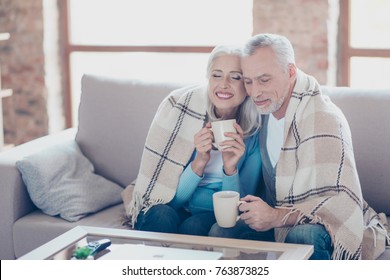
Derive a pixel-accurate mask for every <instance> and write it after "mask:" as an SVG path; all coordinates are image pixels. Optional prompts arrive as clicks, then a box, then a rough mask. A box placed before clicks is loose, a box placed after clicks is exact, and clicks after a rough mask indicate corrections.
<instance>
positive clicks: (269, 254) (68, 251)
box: [19, 226, 313, 260]
mask: <svg viewBox="0 0 390 280" xmlns="http://www.w3.org/2000/svg"><path fill="white" fill-rule="evenodd" d="M105 238H108V239H110V240H111V245H110V246H109V247H107V248H106V249H104V250H103V251H101V252H99V253H98V254H96V255H95V256H94V258H95V259H97V260H99V259H118V260H119V259H137V255H134V254H136V253H134V252H135V251H134V250H131V249H130V248H141V250H142V248H145V249H149V248H155V249H157V250H158V248H161V251H164V250H166V248H171V249H172V248H176V249H178V250H177V251H181V252H185V253H186V254H185V255H184V258H181V259H187V258H186V257H185V256H188V259H196V257H197V256H199V258H201V256H202V255H201V254H200V253H207V252H219V253H220V254H219V255H218V259H222V260H227V259H234V260H288V259H290V260H304V259H308V258H309V257H310V256H311V255H312V253H313V246H311V245H301V244H286V243H277V242H263V241H251V240H240V239H228V238H214V237H205V236H192V235H181V234H168V233H157V232H146V231H136V230H124V229H113V228H101V227H87V226H77V227H75V228H73V229H71V230H69V231H68V232H66V233H64V234H62V235H60V236H58V237H57V238H55V239H53V240H51V241H49V242H48V243H46V244H44V245H42V246H40V247H38V248H37V249H35V250H33V251H31V252H29V253H27V254H26V255H24V256H22V257H21V258H19V259H24V260H45V259H47V260H67V259H68V260H69V259H71V257H72V254H73V252H74V251H75V250H76V249H77V248H78V247H82V246H85V245H87V243H88V242H91V241H97V240H100V239H105ZM136 245H139V246H136ZM134 246H136V247H134ZM140 246H145V247H140ZM125 248H129V250H124V249H125ZM118 252H122V253H121V254H119V253H118ZM123 252H125V254H123ZM192 252H193V253H192ZM132 254H133V255H132ZM216 255H217V254H215V255H214V257H215V256H216ZM205 256H207V255H205ZM212 257H213V256H212ZM205 258H206V259H207V257H205ZM139 259H153V258H148V257H140V258H139Z"/></svg>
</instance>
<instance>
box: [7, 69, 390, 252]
mask: <svg viewBox="0 0 390 280" xmlns="http://www.w3.org/2000/svg"><path fill="white" fill-rule="evenodd" d="M181 86H183V84H180V83H177V82H153V81H140V80H131V79H129V80H125V79H115V78H108V77H99V76H94V75H84V76H83V78H82V87H81V100H80V106H79V118H78V124H77V126H76V127H75V128H70V129H67V130H64V131H61V132H59V133H55V134H51V135H48V136H44V137H42V138H39V139H36V140H33V141H31V142H28V143H25V144H22V145H19V146H16V147H14V148H12V149H9V150H6V151H3V152H1V153H0V221H1V227H0V258H1V259H15V258H19V257H21V256H22V255H24V254H26V253H27V252H29V251H31V250H33V249H34V248H37V247H38V246H40V245H42V244H44V243H46V242H48V241H49V240H51V239H53V238H55V237H57V236H59V235H60V234H62V233H64V232H66V231H67V230H69V229H71V228H73V227H75V226H77V225H85V226H99V227H109V228H123V229H125V228H126V226H124V225H122V218H123V214H124V207H123V204H122V202H121V200H120V199H119V200H118V188H117V186H119V187H120V188H121V190H122V189H124V188H125V187H126V186H127V185H128V184H130V183H131V182H132V181H133V180H134V179H135V178H136V176H137V172H138V168H139V163H140V159H141V154H142V150H143V144H144V141H145V138H146V135H147V132H148V128H149V126H150V123H151V121H152V119H153V116H154V114H155V112H156V110H157V108H158V105H159V103H160V102H161V101H162V99H163V98H164V97H165V96H166V95H167V94H168V93H169V92H171V91H172V90H173V89H176V88H179V87H181ZM322 89H323V92H324V94H327V95H329V96H330V97H331V99H332V100H333V101H334V102H335V103H336V104H337V105H338V106H339V107H340V108H341V109H342V110H343V112H344V114H345V115H346V117H347V119H348V121H349V123H350V127H351V131H352V139H353V145H354V151H355V158H356V164H357V169H358V172H359V177H360V182H361V186H362V192H363V196H364V198H365V200H366V201H367V202H368V203H369V204H370V205H371V206H372V207H373V208H374V209H375V210H376V211H377V212H383V213H385V214H386V215H387V220H388V221H389V220H390V218H389V215H390V203H389V201H390V183H389V182H390V172H389V167H390V145H389V143H390V142H389V141H390V125H389V124H386V123H387V121H388V120H390V110H389V108H390V90H364V89H353V88H347V87H329V86H323V87H322ZM69 142H75V143H77V145H78V147H79V149H80V151H81V152H82V154H83V155H84V156H85V158H87V159H88V160H89V162H90V163H91V164H92V165H91V166H93V170H92V172H93V173H94V174H96V175H97V176H99V179H100V180H103V179H102V178H104V180H107V181H109V182H112V183H113V184H115V187H113V189H115V190H116V192H115V196H116V198H115V200H113V201H111V202H110V203H108V204H102V205H100V206H99V207H98V208H99V209H98V208H96V209H97V210H96V211H95V212H93V211H92V212H91V213H87V214H85V213H84V214H85V215H83V216H82V217H81V218H79V219H78V220H77V221H69V220H66V219H64V218H62V217H61V215H54V214H46V213H47V212H43V211H42V210H41V208H40V207H37V205H36V204H35V203H34V202H33V200H32V199H31V196H30V193H31V190H30V189H28V188H27V187H26V183H25V181H26V178H24V177H22V173H21V171H20V168H19V166H17V163H18V162H20V161H21V160H23V159H24V158H29V157H31V156H34V155H35V154H37V153H38V154H39V153H41V154H43V156H47V153H45V151H47V150H48V149H50V148H51V149H53V147H54V149H55V148H56V147H61V145H68V144H69ZM59 161H60V160H58V162H59ZM61 161H62V162H64V163H67V161H68V159H65V160H61ZM53 162H55V160H53ZM51 164H52V163H51ZM54 165H56V164H52V165H51V166H54ZM70 165H72V164H70ZM51 166H46V167H44V168H43V170H44V171H45V172H46V171H48V170H51V168H52V167H51ZM23 176H24V175H23ZM94 193H98V194H99V192H94ZM41 195H42V194H41ZM43 195H44V194H43ZM84 195H85V196H88V193H86V194H84ZM46 200H47V199H46ZM34 201H35V200H34ZM46 202H47V201H46ZM57 205H58V203H57ZM100 208H101V209H100ZM379 259H390V249H389V248H387V249H386V251H385V252H384V253H383V254H382V255H381V256H379Z"/></svg>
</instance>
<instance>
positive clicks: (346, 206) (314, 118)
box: [275, 71, 389, 259]
mask: <svg viewBox="0 0 390 280" xmlns="http://www.w3.org/2000/svg"><path fill="white" fill-rule="evenodd" d="M284 135H285V139H284V144H283V148H282V151H281V154H280V158H279V161H278V166H277V170H276V196H277V207H286V208H288V209H290V213H289V214H288V215H287V217H285V220H287V218H288V216H289V215H290V214H291V213H294V212H296V211H298V212H299V213H300V214H299V218H298V220H297V224H305V223H313V224H317V223H318V224H322V225H324V226H325V228H326V229H327V230H328V232H329V233H330V235H331V238H332V243H333V247H334V250H333V254H332V258H333V259H361V258H375V257H377V256H378V255H380V254H381V253H382V252H383V251H384V244H385V240H386V239H387V240H388V236H389V235H388V229H387V230H378V229H381V228H384V225H383V220H380V219H378V217H379V216H378V215H376V212H375V211H374V210H373V209H372V208H370V207H369V206H368V205H367V204H366V202H365V201H364V200H363V197H362V193H361V187H360V181H359V177H358V174H357V170H356V165H355V159H354V154H353V146H352V137H351V132H350V129H349V126H348V123H347V121H346V119H345V117H344V115H343V113H342V112H341V110H340V109H339V108H337V107H336V106H335V105H334V104H333V103H332V102H331V101H330V99H329V98H328V97H327V96H324V95H322V94H321V90H320V86H319V84H318V82H317V81H316V80H315V79H314V78H313V77H311V76H308V75H306V74H305V73H303V72H301V71H298V74H297V81H296V84H295V86H294V90H293V93H292V96H291V99H290V103H289V106H288V109H287V112H286V116H285V131H284ZM286 186H288V187H286ZM365 205H367V207H369V208H368V209H369V211H366V212H364V213H363V209H364V206H365ZM368 215H371V217H373V222H372V223H373V224H374V225H375V227H373V226H371V227H370V226H369V221H368V220H367V218H366V216H368ZM375 215H376V216H375ZM290 229H291V228H289V227H284V228H278V229H276V230H275V238H276V240H278V241H284V239H285V237H286V235H287V234H288V232H289V230H290ZM367 230H369V231H371V232H372V231H373V230H374V234H371V235H370V236H369V237H367V236H365V232H366V231H367Z"/></svg>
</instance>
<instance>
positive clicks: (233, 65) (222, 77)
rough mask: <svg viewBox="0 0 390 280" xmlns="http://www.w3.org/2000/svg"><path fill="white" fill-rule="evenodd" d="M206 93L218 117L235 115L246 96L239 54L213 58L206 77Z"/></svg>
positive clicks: (232, 116)
mask: <svg viewBox="0 0 390 280" xmlns="http://www.w3.org/2000/svg"><path fill="white" fill-rule="evenodd" d="M208 95H209V98H210V100H211V102H212V103H213V104H214V106H215V114H216V115H217V116H218V117H224V118H234V117H235V112H236V110H237V108H238V107H239V106H240V105H241V103H242V102H243V101H244V100H245V98H246V96H247V94H246V91H245V87H244V82H243V79H242V70H241V58H240V57H239V56H236V55H221V56H218V57H216V58H215V59H214V61H213V63H212V65H211V71H210V76H209V77H208Z"/></svg>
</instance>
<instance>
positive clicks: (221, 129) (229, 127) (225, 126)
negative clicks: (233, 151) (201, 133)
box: [211, 119, 237, 150]
mask: <svg viewBox="0 0 390 280" xmlns="http://www.w3.org/2000/svg"><path fill="white" fill-rule="evenodd" d="M235 123H236V120H235V119H230V120H222V121H215V122H212V123H211V131H212V132H213V134H214V143H213V145H214V146H215V147H216V148H217V149H218V150H221V148H222V147H220V146H219V143H221V142H222V141H225V140H232V138H231V137H227V136H225V132H234V133H237V130H236V129H235V128H234V124H235ZM223 148H224V147H223Z"/></svg>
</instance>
